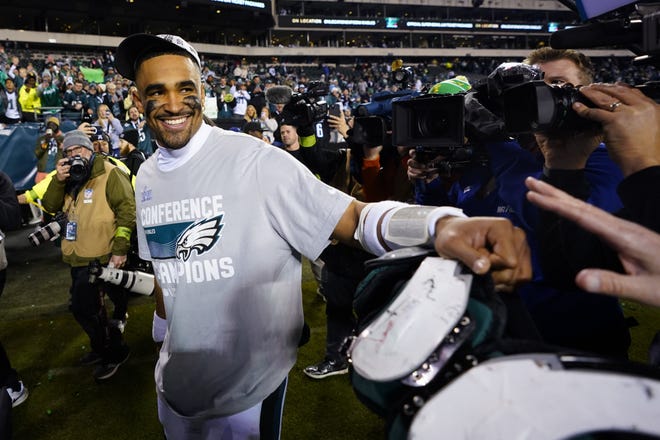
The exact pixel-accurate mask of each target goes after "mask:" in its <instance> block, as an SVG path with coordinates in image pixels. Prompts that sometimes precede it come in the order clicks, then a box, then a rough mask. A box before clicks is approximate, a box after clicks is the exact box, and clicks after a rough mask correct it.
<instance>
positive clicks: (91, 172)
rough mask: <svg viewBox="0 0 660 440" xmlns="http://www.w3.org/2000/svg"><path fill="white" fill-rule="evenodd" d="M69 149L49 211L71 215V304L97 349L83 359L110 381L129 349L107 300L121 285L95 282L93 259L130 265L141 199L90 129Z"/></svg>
mask: <svg viewBox="0 0 660 440" xmlns="http://www.w3.org/2000/svg"><path fill="white" fill-rule="evenodd" d="M63 152H64V156H65V158H64V159H61V160H60V161H59V162H58V163H57V174H56V177H55V178H54V179H52V181H51V183H50V185H49V186H48V189H47V191H46V193H45V194H44V196H43V205H44V208H45V209H46V210H48V211H49V212H58V211H63V212H64V213H66V214H67V218H68V222H67V224H66V228H65V233H64V236H63V240H62V245H61V247H62V257H63V260H64V262H65V263H67V264H69V265H70V266H71V279H72V285H71V289H70V293H71V303H70V304H71V305H70V308H71V311H72V313H73V316H74V318H75V319H76V321H78V323H79V324H80V326H81V327H82V328H83V330H84V331H85V333H87V335H88V336H89V339H90V346H91V348H92V351H91V352H90V353H88V354H87V355H86V356H84V357H83V358H82V359H81V363H83V364H85V365H94V364H99V365H98V367H97V368H96V369H95V371H94V378H95V379H96V380H104V379H107V378H109V377H111V376H112V375H114V374H115V372H116V371H117V368H119V366H120V365H121V364H122V363H123V362H124V361H126V359H127V358H128V355H129V349H128V347H127V346H126V344H125V343H124V341H123V337H122V332H121V322H117V321H115V322H112V323H111V322H110V321H109V320H108V318H107V314H106V310H105V305H104V302H103V294H104V292H106V291H109V290H111V289H115V288H118V286H114V285H110V284H105V285H104V284H101V285H97V284H91V283H90V282H89V273H88V264H89V263H90V262H92V261H94V260H99V261H100V262H101V264H108V265H112V267H116V268H121V267H122V266H123V265H124V263H125V262H126V254H127V252H128V249H129V246H130V237H131V233H132V231H133V229H134V228H135V200H134V195H133V189H132V187H131V184H130V182H129V180H128V178H127V176H126V174H125V173H124V172H123V171H121V170H119V169H118V168H117V167H115V166H114V165H112V164H110V163H109V162H108V161H106V160H103V158H102V157H100V156H99V155H97V154H95V153H94V150H93V145H92V142H91V141H90V139H89V137H88V136H87V135H86V134H85V133H83V132H82V131H80V130H73V131H70V132H68V133H67V134H66V135H65V136H64V142H63ZM124 316H125V315H124Z"/></svg>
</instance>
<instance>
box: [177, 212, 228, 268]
mask: <svg viewBox="0 0 660 440" xmlns="http://www.w3.org/2000/svg"><path fill="white" fill-rule="evenodd" d="M222 218H223V214H220V215H218V216H216V217H213V218H205V219H202V220H199V221H197V222H195V223H193V224H192V225H190V226H188V227H187V228H186V229H185V230H184V231H183V232H182V233H181V235H180V236H179V238H178V240H177V242H176V250H175V253H176V256H177V258H179V259H181V260H183V261H188V258H190V256H191V255H192V252H193V251H197V255H201V254H203V253H204V252H206V251H208V250H209V249H211V248H212V247H213V245H214V244H215V243H216V242H217V241H218V239H219V238H220V231H222V228H223V227H224V226H225V224H224V223H223V222H222Z"/></svg>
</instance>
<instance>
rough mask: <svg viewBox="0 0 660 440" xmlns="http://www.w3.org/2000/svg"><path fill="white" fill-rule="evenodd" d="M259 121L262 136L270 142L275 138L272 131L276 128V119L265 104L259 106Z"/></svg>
mask: <svg viewBox="0 0 660 440" xmlns="http://www.w3.org/2000/svg"><path fill="white" fill-rule="evenodd" d="M259 123H260V124H261V130H262V132H263V135H264V137H265V138H266V139H268V143H272V142H273V141H274V140H275V137H274V133H275V131H276V130H277V129H278V128H277V121H276V120H275V118H272V117H271V116H270V109H269V108H268V106H267V105H264V106H263V107H262V108H261V112H260V114H259Z"/></svg>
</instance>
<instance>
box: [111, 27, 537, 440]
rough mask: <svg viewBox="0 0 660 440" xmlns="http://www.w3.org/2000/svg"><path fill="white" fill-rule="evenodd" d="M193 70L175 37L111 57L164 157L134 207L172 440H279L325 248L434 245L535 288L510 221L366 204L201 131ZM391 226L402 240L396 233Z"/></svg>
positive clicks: (144, 175) (228, 138)
mask: <svg viewBox="0 0 660 440" xmlns="http://www.w3.org/2000/svg"><path fill="white" fill-rule="evenodd" d="M200 64H201V63H200V59H199V56H198V54H197V51H196V50H195V49H194V48H193V47H192V46H191V45H190V44H188V43H187V42H185V41H184V40H183V39H181V38H180V37H178V36H174V35H158V36H155V35H147V34H136V35H132V36H130V37H128V38H126V39H125V40H124V41H123V42H122V43H121V44H120V45H119V47H118V48H117V53H116V66H117V69H118V71H119V72H120V73H121V74H122V75H124V76H125V77H127V78H131V79H134V80H135V82H136V85H137V91H136V92H135V93H134V95H133V99H134V102H135V104H136V106H137V107H138V110H140V112H141V113H144V114H145V116H146V120H147V123H148V124H149V127H150V128H151V130H152V133H153V136H154V137H155V139H156V142H157V143H158V146H159V148H158V150H157V152H156V153H155V154H154V155H153V156H151V157H150V158H149V160H147V161H146V162H145V163H144V164H143V165H142V167H141V168H140V172H139V174H138V176H137V182H136V199H137V200H136V205H137V223H138V225H137V235H138V243H139V248H140V257H141V258H143V259H146V260H150V261H152V262H153V266H154V273H155V275H156V278H157V287H156V313H155V314H154V327H153V330H154V339H155V340H156V341H163V345H162V348H161V351H160V357H159V360H158V363H157V365H156V374H155V376H156V383H157V391H158V409H159V418H160V420H161V422H162V424H163V426H164V429H165V434H166V436H167V438H172V439H202V438H233V439H256V438H261V439H278V438H279V435H280V422H281V415H282V406H283V402H284V394H285V390H286V383H287V375H288V373H289V371H290V370H291V368H292V366H293V365H294V363H295V360H296V352H297V346H298V342H299V340H300V337H301V330H302V327H303V313H302V301H301V273H302V265H301V260H302V256H305V257H307V258H309V259H310V260H315V259H316V258H317V257H318V256H319V254H320V253H321V251H322V250H323V249H324V248H325V247H326V246H327V245H328V244H329V243H330V240H331V239H337V240H339V241H341V242H343V243H346V244H352V245H354V246H360V245H362V246H363V247H364V248H365V249H366V250H368V251H369V252H371V253H374V254H378V255H380V254H383V253H384V252H386V251H387V250H389V249H396V248H399V247H402V246H403V244H410V243H417V244H419V245H427V246H431V247H433V246H434V247H435V249H436V250H437V251H438V252H439V253H440V254H441V255H444V256H446V257H448V258H456V259H459V260H461V261H463V262H464V263H465V264H466V265H467V266H469V267H470V268H472V269H473V270H475V271H476V272H478V273H485V272H487V271H489V270H491V273H492V275H493V277H494V279H495V282H496V283H499V284H516V283H517V282H519V281H523V280H527V279H529V276H530V270H531V268H530V261H529V252H528V248H527V245H526V243H525V240H524V233H523V232H522V231H521V230H519V229H517V228H514V227H512V225H511V223H510V222H508V220H503V219H493V218H471V219H468V218H465V216H464V215H463V214H462V212H461V211H460V210H457V209H455V208H433V207H419V206H409V205H405V204H401V203H394V202H380V203H374V204H364V203H360V202H357V201H356V200H354V199H353V198H351V197H350V196H347V195H345V194H343V193H341V192H338V191H336V190H335V189H333V188H331V187H329V186H327V185H325V184H324V183H322V182H320V181H319V180H318V179H316V178H315V177H314V176H313V175H312V173H311V172H309V171H308V170H307V169H306V168H305V167H304V166H303V165H302V164H300V163H299V162H298V161H296V160H295V159H294V158H293V157H291V155H290V154H288V153H287V152H285V151H282V150H281V149H279V148H276V147H273V146H271V145H268V144H266V143H265V142H263V141H261V140H259V139H256V138H254V137H252V136H249V135H247V134H243V133H235V132H232V131H225V130H222V129H220V128H217V127H211V126H210V125H208V124H206V123H205V122H204V120H203V117H202V115H203V105H202V103H203V102H204V88H203V85H202V81H201V67H200ZM395 220H399V221H406V222H407V223H406V224H407V225H409V226H410V227H409V228H405V229H406V230H405V231H401V230H398V231H395V230H393V229H392V228H391V226H390V225H391V223H392V222H394V221H395ZM400 234H403V236H401V235H400Z"/></svg>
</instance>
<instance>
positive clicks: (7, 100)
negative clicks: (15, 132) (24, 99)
mask: <svg viewBox="0 0 660 440" xmlns="http://www.w3.org/2000/svg"><path fill="white" fill-rule="evenodd" d="M15 84H16V83H15V82H14V79H13V78H11V77H8V78H7V79H5V85H4V87H0V122H2V123H4V124H18V123H19V122H21V120H22V119H23V111H22V110H21V103H20V101H19V100H18V91H17V90H16V85H15Z"/></svg>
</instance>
